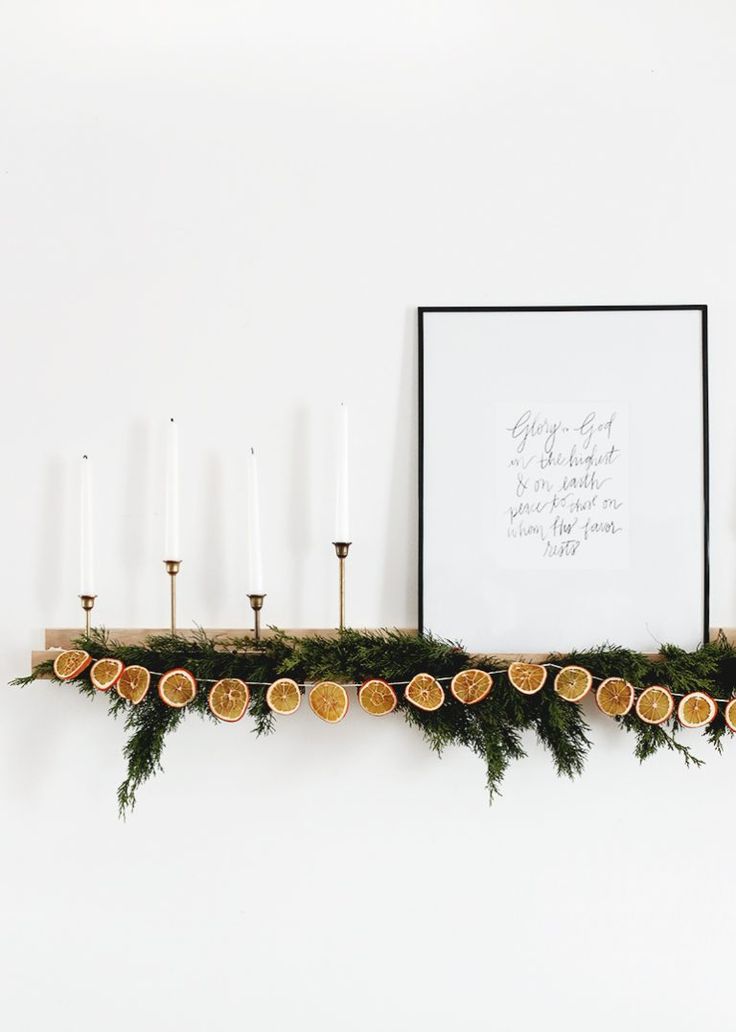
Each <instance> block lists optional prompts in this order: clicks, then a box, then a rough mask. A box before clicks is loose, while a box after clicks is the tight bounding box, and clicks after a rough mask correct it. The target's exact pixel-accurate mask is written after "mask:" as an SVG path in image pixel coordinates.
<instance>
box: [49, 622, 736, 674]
mask: <svg viewBox="0 0 736 1032" xmlns="http://www.w3.org/2000/svg"><path fill="white" fill-rule="evenodd" d="M356 629H358V630H367V631H368V632H370V633H372V634H380V633H381V630H382V629H381V628H356ZM383 630H385V628H384V629H383ZM399 630H401V631H402V632H403V633H405V634H416V633H417V632H416V629H415V628H399ZM80 633H81V632H80V630H79V628H56V627H50V628H47V629H46V634H45V638H46V648H45V649H44V650H43V651H34V652H33V653H32V656H31V669H34V668H35V667H36V666H38V664H39V663H43V662H45V661H47V660H52V659H53V658H54V657H55V656H56V655H57V654H58V652H59V650H61V649H65V648H69V647H70V646H71V643H72V641H73V640H74V639H75V638H77V637H78V636H79V634H80ZM167 633H168V631H167V630H166V629H165V628H114V627H113V628H110V629H109V634H110V637H111V638H113V639H114V640H115V641H118V642H120V643H122V644H123V645H138V644H140V643H141V642H142V641H143V640H144V639H145V638H147V637H148V636H149V635H151V634H167ZM179 633H180V634H182V635H183V636H184V637H187V638H193V637H194V636H195V635H196V634H197V633H198V632H197V631H195V630H186V631H180V632H179ZM205 633H206V634H207V635H209V636H210V637H212V638H235V637H237V638H242V637H246V636H248V633H249V632H248V631H247V630H244V629H243V628H242V627H241V628H234V629H223V628H215V629H209V630H206V631H205ZM284 633H285V634H288V635H291V636H292V637H295V638H305V637H307V636H309V635H314V634H319V635H322V636H323V637H325V638H335V637H337V635H338V634H339V631H338V630H337V629H336V628H334V627H327V628H326V627H317V628H311V627H299V628H290V629H284ZM273 634H274V632H273V631H271V630H265V631H264V632H263V636H264V637H271V636H273ZM721 634H722V635H723V636H724V637H725V638H726V640H727V641H728V642H730V643H731V644H736V628H734V627H714V628H711V632H710V640H711V641H715V639H716V638H717V637H718V636H719V635H721ZM553 654H554V653H550V652H490V653H474V656H475V658H477V659H488V658H489V657H491V656H492V657H493V658H494V659H498V660H500V661H501V662H502V663H512V662H514V660H525V661H526V662H530V663H544V662H545V661H546V660H547V659H549V657H550V655H553ZM647 658H648V659H652V660H656V659H658V658H659V653H656V652H652V653H647Z"/></svg>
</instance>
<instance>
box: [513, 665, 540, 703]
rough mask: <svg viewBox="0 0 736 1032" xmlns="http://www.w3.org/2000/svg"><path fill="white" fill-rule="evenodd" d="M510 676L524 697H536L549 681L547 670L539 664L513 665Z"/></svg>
mask: <svg viewBox="0 0 736 1032" xmlns="http://www.w3.org/2000/svg"><path fill="white" fill-rule="evenodd" d="M508 676H509V681H511V683H512V685H513V686H514V688H516V690H517V691H520V692H522V693H523V694H524V695H536V694H537V692H538V691H541V689H542V688H543V686H544V682H545V681H546V680H547V668H546V667H543V666H540V665H539V664H538V663H511V664H510V666H509V669H508Z"/></svg>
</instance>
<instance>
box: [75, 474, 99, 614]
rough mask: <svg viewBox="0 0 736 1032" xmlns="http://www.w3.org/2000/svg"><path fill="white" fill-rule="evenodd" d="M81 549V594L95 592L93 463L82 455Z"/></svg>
mask: <svg viewBox="0 0 736 1032" xmlns="http://www.w3.org/2000/svg"><path fill="white" fill-rule="evenodd" d="M80 500H81V508H80V516H81V518H80V550H79V559H80V563H79V594H80V595H94V593H95V540H94V522H93V515H94V513H93V507H92V464H91V462H90V460H89V459H88V457H87V456H86V455H83V456H82V476H81V498H80Z"/></svg>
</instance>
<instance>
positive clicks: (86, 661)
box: [54, 649, 92, 681]
mask: <svg viewBox="0 0 736 1032" xmlns="http://www.w3.org/2000/svg"><path fill="white" fill-rule="evenodd" d="M91 662H92V657H91V656H90V654H89V652H85V651H84V650H83V649H67V651H66V652H62V653H61V655H59V656H57V657H56V659H55V660H54V677H56V678H58V680H59V681H72V680H73V679H74V678H75V677H79V675H80V674H81V673H82V671H83V670H86V669H87V667H88V666H89V665H90V663H91Z"/></svg>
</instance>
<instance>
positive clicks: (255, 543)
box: [248, 448, 264, 595]
mask: <svg viewBox="0 0 736 1032" xmlns="http://www.w3.org/2000/svg"><path fill="white" fill-rule="evenodd" d="M248 594H249V595H263V594H264V592H263V554H262V549H261V505H260V498H259V495H258V461H257V459H256V453H255V451H254V450H253V448H251V450H250V455H249V456H248Z"/></svg>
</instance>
